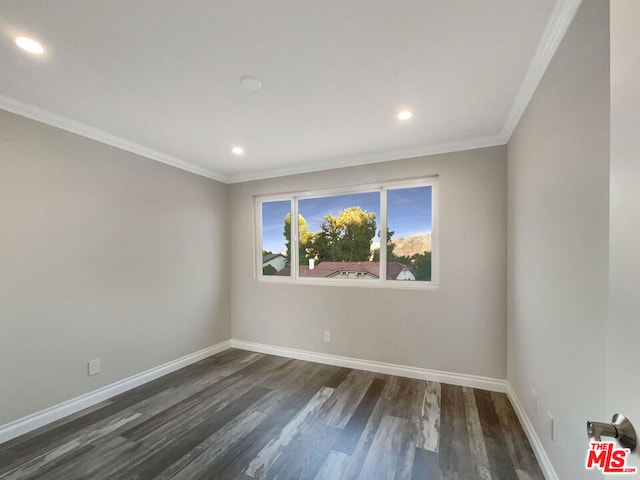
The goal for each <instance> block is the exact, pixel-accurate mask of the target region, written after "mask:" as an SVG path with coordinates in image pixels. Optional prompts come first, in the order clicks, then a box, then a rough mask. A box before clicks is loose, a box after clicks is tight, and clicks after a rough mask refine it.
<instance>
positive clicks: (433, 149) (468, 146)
mask: <svg viewBox="0 0 640 480" xmlns="http://www.w3.org/2000/svg"><path fill="white" fill-rule="evenodd" d="M505 143H507V142H506V139H505V138H504V137H503V136H502V135H495V136H491V137H479V138H471V139H467V140H460V141H457V142H448V143H438V144H433V145H423V146H420V147H411V148H402V149H397V150H390V151H385V152H376V153H369V154H365V155H358V156H350V157H340V158H337V159H326V160H318V161H315V162H312V163H307V164H304V165H295V166H291V167H285V168H277V169H270V170H262V171H256V172H248V173H241V174H239V175H230V176H229V177H228V179H229V183H241V182H250V181H253V180H264V179H267V178H276V177H285V176H288V175H298V174H302V173H312V172H322V171H324V170H333V169H336V168H345V167H357V166H361V165H369V164H372V163H382V162H388V161H392V160H403V159H406V158H416V157H424V156H427V155H437V154H441V153H453V152H462V151H465V150H474V149H476V148H485V147H495V146H496V145H504V144H505Z"/></svg>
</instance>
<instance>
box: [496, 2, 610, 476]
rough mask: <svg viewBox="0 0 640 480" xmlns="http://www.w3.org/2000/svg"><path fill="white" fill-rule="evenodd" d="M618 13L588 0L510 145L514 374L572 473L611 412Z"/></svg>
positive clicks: (552, 449)
mask: <svg viewBox="0 0 640 480" xmlns="http://www.w3.org/2000/svg"><path fill="white" fill-rule="evenodd" d="M608 21H609V20H608V2H607V1H606V0H589V1H588V2H584V3H583V5H582V7H581V8H580V10H579V11H578V13H577V16H576V18H575V20H574V22H573V24H572V25H571V27H570V29H569V31H568V33H567V35H566V37H565V39H564V40H563V42H562V44H561V45H560V48H559V49H558V52H557V54H556V56H555V58H554V59H553V61H552V63H551V65H550V67H549V69H548V70H547V72H546V74H545V76H544V78H543V80H542V82H541V84H540V86H539V87H538V89H537V91H536V93H535V95H534V97H533V99H532V100H531V103H530V104H529V106H528V108H527V110H526V112H525V114H524V116H523V117H522V119H521V121H520V123H519V125H518V127H517V129H516V131H515V133H514V135H513V136H512V137H511V140H510V142H509V145H508V158H509V195H508V204H509V227H508V235H509V242H508V243H509V256H508V264H509V276H508V279H509V281H508V332H509V335H508V360H507V371H508V374H507V377H508V380H509V382H510V383H511V384H512V386H513V387H514V389H515V392H516V394H517V396H518V398H519V399H520V400H521V402H522V403H523V405H524V407H525V409H526V411H527V415H528V416H529V418H530V419H531V420H532V423H533V425H534V427H535V428H536V431H537V432H538V435H539V437H540V438H541V439H542V442H543V445H544V447H545V449H546V450H547V452H548V453H549V455H550V458H551V460H552V462H553V464H554V466H555V467H556V470H557V472H558V474H559V476H560V478H567V479H569V478H585V477H588V475H587V472H586V470H585V469H584V461H585V456H586V451H587V440H586V434H585V422H586V420H587V419H589V418H592V417H597V416H601V417H602V418H606V416H605V412H604V402H605V393H604V391H605V389H604V384H603V382H604V378H605V373H606V372H605V352H604V348H602V345H603V342H604V338H605V335H606V316H607V289H608V221H609V218H608V215H609V137H608V135H609V49H608V44H609V23H608ZM532 388H533V389H535V390H537V392H538V411H537V413H535V412H534V409H533V403H532V400H531V389H532ZM547 412H550V413H551V414H552V415H553V417H554V418H555V440H554V441H553V442H552V440H551V438H550V428H549V421H548V419H547V417H546V413H547ZM594 476H595V477H597V475H596V474H594Z"/></svg>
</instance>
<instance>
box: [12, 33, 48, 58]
mask: <svg viewBox="0 0 640 480" xmlns="http://www.w3.org/2000/svg"><path fill="white" fill-rule="evenodd" d="M15 42H16V45H18V46H19V47H20V48H21V49H23V50H26V51H27V52H29V53H35V54H36V55H42V54H43V53H44V47H43V46H42V45H40V44H39V43H38V42H36V41H35V40H34V39H33V38H28V37H16V39H15Z"/></svg>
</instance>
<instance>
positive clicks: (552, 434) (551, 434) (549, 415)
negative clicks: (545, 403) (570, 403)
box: [547, 412, 554, 442]
mask: <svg viewBox="0 0 640 480" xmlns="http://www.w3.org/2000/svg"><path fill="white" fill-rule="evenodd" d="M547 417H548V418H549V435H550V436H551V441H552V442H553V437H554V431H553V417H552V416H551V414H550V413H549V412H547Z"/></svg>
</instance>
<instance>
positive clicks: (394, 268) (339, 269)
mask: <svg viewBox="0 0 640 480" xmlns="http://www.w3.org/2000/svg"><path fill="white" fill-rule="evenodd" d="M405 270H409V271H411V273H413V270H411V267H410V266H409V265H405V264H403V263H400V262H389V263H388V264H387V276H388V277H389V278H397V277H398V275H400V273H402V272H403V271H405ZM343 272H346V273H360V274H362V276H364V277H373V278H380V262H322V263H320V264H318V265H316V266H315V268H314V269H313V270H309V266H308V265H301V266H300V276H301V277H313V278H327V277H335V276H337V275H339V274H341V273H343ZM276 275H281V276H287V277H288V276H290V275H291V267H285V268H283V269H282V270H280V271H279V272H278V273H276ZM414 275H415V274H414Z"/></svg>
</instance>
